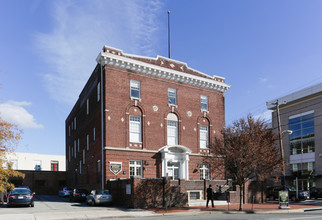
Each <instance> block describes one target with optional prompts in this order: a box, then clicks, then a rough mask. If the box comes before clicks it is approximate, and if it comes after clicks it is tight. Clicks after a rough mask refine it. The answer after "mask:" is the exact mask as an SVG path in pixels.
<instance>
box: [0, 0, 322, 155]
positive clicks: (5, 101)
mask: <svg viewBox="0 0 322 220" xmlns="http://www.w3.org/2000/svg"><path fill="white" fill-rule="evenodd" d="M168 10H170V11H171V19H170V20H171V58H172V59H175V60H179V61H182V62H185V63H187V64H188V66H189V67H191V68H194V69H196V70H199V71H201V72H204V73H206V74H209V75H219V76H223V77H225V78H226V83H228V84H230V85H231V88H230V89H229V90H228V91H227V93H226V96H225V97H226V123H231V122H232V121H233V120H236V119H239V118H240V117H245V116H246V115H247V114H248V113H252V114H253V115H255V116H257V115H262V116H263V117H267V115H269V113H267V109H266V105H265V103H266V101H269V100H271V99H274V98H278V97H280V96H283V95H286V94H288V93H291V92H294V91H297V90H299V89H302V88H305V87H307V86H310V85H313V84H316V83H318V82H321V81H322V73H321V72H322V62H321V61H322V13H321V11H322V1H319V0H310V1H305V0H301V1H299V0H278V1H277V0H276V1H274V0H260V1H255V0H243V1H241V0H203V1H199V0H190V1H187V0H175V1H170V0H168V1H161V0H132V1H130V0H128V1H125V0H124V1H120V0H77V1H76V0H75V1H73V0H70V1H62V0H56V1H49V0H48V1H41V0H29V1H23V0H10V1H9V0H0V27H1V29H0V30H1V34H0V83H1V88H0V113H1V117H2V118H4V119H5V120H8V121H11V122H14V123H16V124H18V126H19V127H20V128H22V129H23V131H24V134H23V140H22V141H21V142H20V144H19V146H18V148H17V151H19V152H31V153H42V154H60V155H64V154H65V127H64V126H65V119H66V117H67V115H68V113H69V112H70V110H71V109H72V107H73V105H74V103H75V102H76V100H77V98H78V95H79V93H80V92H81V89H82V88H83V86H84V85H85V82H86V81H87V79H88V78H89V76H90V74H91V73H92V70H93V69H94V67H95V65H96V61H95V59H96V57H97V55H98V53H99V52H100V51H101V50H102V48H103V46H104V45H108V46H112V47H115V48H119V49H122V50H123V51H124V52H125V53H132V54H138V55H142V56H149V57H156V56H157V55H161V56H165V57H167V56H168V45H167V43H168V38H167V37H168V35H167V34H168V33H167V23H168V20H167V16H168V15H167V11H168Z"/></svg>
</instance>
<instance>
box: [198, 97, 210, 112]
mask: <svg viewBox="0 0 322 220" xmlns="http://www.w3.org/2000/svg"><path fill="white" fill-rule="evenodd" d="M200 104H201V111H208V96H205V95H201V96H200Z"/></svg>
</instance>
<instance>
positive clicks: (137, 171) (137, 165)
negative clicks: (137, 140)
mask: <svg viewBox="0 0 322 220" xmlns="http://www.w3.org/2000/svg"><path fill="white" fill-rule="evenodd" d="M132 176H133V177H142V160H130V177H132Z"/></svg>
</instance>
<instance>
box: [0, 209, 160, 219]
mask: <svg viewBox="0 0 322 220" xmlns="http://www.w3.org/2000/svg"><path fill="white" fill-rule="evenodd" d="M160 215H162V214H158V213H155V212H153V211H149V210H141V209H128V210H113V211H111V210H96V211H78V212H40V213H33V214H1V213H0V219H1V220H71V219H95V218H112V217H114V218H124V217H148V216H160Z"/></svg>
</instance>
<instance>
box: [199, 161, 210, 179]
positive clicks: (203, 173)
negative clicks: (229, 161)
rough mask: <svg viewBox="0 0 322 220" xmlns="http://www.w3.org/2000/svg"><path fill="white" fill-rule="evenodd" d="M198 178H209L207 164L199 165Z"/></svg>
mask: <svg viewBox="0 0 322 220" xmlns="http://www.w3.org/2000/svg"><path fill="white" fill-rule="evenodd" d="M200 180H209V167H208V165H205V164H201V165H200Z"/></svg>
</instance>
